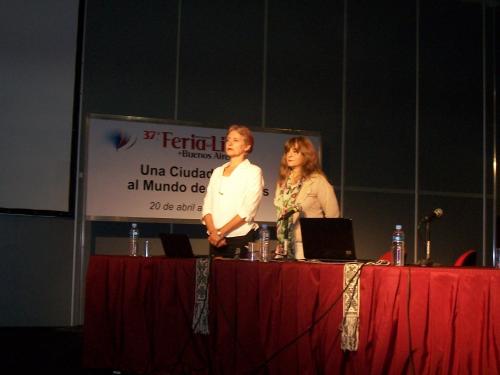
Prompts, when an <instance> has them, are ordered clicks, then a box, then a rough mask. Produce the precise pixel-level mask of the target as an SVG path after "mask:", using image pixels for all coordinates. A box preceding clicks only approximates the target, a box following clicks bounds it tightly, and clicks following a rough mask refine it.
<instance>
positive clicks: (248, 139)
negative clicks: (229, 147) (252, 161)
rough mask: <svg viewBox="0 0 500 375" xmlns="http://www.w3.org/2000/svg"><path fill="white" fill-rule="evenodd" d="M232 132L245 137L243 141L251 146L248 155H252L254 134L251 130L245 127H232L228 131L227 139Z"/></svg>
mask: <svg viewBox="0 0 500 375" xmlns="http://www.w3.org/2000/svg"><path fill="white" fill-rule="evenodd" d="M232 131H235V132H238V134H239V135H241V136H242V137H243V140H244V141H245V143H246V145H247V146H248V145H249V146H250V149H249V150H248V152H247V154H249V153H251V152H252V150H253V134H252V131H251V130H250V129H248V128H247V127H246V126H244V125H231V126H230V127H229V129H227V133H226V137H227V136H228V135H229V133H231V132H232Z"/></svg>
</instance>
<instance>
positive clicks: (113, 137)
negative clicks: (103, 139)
mask: <svg viewBox="0 0 500 375" xmlns="http://www.w3.org/2000/svg"><path fill="white" fill-rule="evenodd" d="M108 140H109V141H110V142H111V144H112V145H113V147H114V148H115V149H116V150H120V149H123V150H128V149H129V148H131V147H132V146H133V145H135V143H136V142H137V137H135V136H134V137H131V136H130V135H129V134H127V133H125V132H124V131H122V130H114V131H112V132H111V133H110V134H109V135H108Z"/></svg>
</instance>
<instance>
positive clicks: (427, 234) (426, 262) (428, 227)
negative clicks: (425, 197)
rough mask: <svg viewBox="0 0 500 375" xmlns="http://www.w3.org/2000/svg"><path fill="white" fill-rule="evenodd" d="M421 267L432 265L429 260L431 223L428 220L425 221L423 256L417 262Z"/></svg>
mask: <svg viewBox="0 0 500 375" xmlns="http://www.w3.org/2000/svg"><path fill="white" fill-rule="evenodd" d="M418 263H419V264H420V265H421V266H423V267H429V266H432V264H433V263H434V262H433V261H432V260H431V223H430V220H427V221H426V222H425V258H423V259H421V260H420V261H419V262H418Z"/></svg>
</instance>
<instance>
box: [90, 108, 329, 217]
mask: <svg viewBox="0 0 500 375" xmlns="http://www.w3.org/2000/svg"><path fill="white" fill-rule="evenodd" d="M226 131H227V128H223V129H222V128H207V127H197V126H186V125H175V124H174V123H173V122H171V123H166V122H159V121H158V120H156V121H154V120H150V119H142V118H139V119H137V118H132V119H131V118H126V117H123V118H120V117H117V116H112V117H95V116H89V117H88V118H87V150H86V152H87V155H86V156H87V164H86V207H85V210H86V216H87V218H88V219H90V220H118V219H124V218H133V219H179V220H196V221H199V220H200V218H201V208H202V204H203V198H204V196H205V192H206V187H207V185H208V181H209V179H210V176H211V174H212V171H213V169H214V168H216V167H218V166H219V165H222V164H224V163H225V162H226V161H227V160H228V159H227V157H226V155H225V153H224V139H225V135H226ZM252 132H253V135H254V138H255V144H254V149H253V152H252V153H251V154H250V155H249V160H250V161H251V162H252V163H253V164H256V165H258V166H259V167H260V168H262V171H263V174H264V181H265V188H264V197H263V199H262V202H261V205H260V208H259V211H258V214H257V218H256V220H257V221H261V222H274V221H275V220H276V213H275V209H274V205H273V198H274V191H275V186H276V180H277V177H278V172H279V164H280V159H281V155H282V152H283V144H284V143H285V141H286V140H287V139H288V138H290V137H292V136H295V135H297V132H295V133H292V132H290V131H283V130H277V129H252ZM301 134H304V133H301ZM307 136H308V137H309V138H310V139H311V141H312V142H313V143H314V144H315V146H316V147H317V149H318V150H319V147H320V145H321V139H320V137H319V136H318V135H310V134H308V135H307Z"/></svg>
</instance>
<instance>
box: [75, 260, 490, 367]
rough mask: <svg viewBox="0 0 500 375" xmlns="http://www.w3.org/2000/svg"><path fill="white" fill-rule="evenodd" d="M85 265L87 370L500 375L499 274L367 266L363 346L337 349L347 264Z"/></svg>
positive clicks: (136, 262)
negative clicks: (202, 326)
mask: <svg viewBox="0 0 500 375" xmlns="http://www.w3.org/2000/svg"><path fill="white" fill-rule="evenodd" d="M195 275H196V271H195V260H194V259H177V260H174V259H166V258H163V257H153V258H130V257H122V256H93V257H91V259H90V263H89V267H88V270H87V282H86V301H85V324H84V351H83V363H84V366H85V367H88V368H112V369H118V370H122V371H127V372H133V373H138V374H147V373H150V374H186V373H189V374H283V375H284V374H286V375H289V374H300V375H303V374H380V375H382V374H384V375H385V374H397V375H399V374H413V373H414V374H500V316H497V318H494V316H495V315H500V271H498V270H494V269H482V268H417V267H387V266H370V265H367V266H364V267H363V268H362V270H361V279H360V294H361V299H360V327H359V347H358V350H357V351H355V352H343V351H342V350H341V349H340V339H341V331H340V329H339V327H340V324H341V322H342V309H343V306H342V303H343V302H342V289H343V287H342V286H343V266H342V265H334V264H309V263H275V262H270V263H258V262H244V261H229V260H219V261H214V262H213V263H212V267H211V272H210V290H209V304H208V308H209V310H208V311H209V317H208V319H209V328H210V334H209V335H201V334H194V333H193V330H192V324H193V309H194V301H195Z"/></svg>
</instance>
